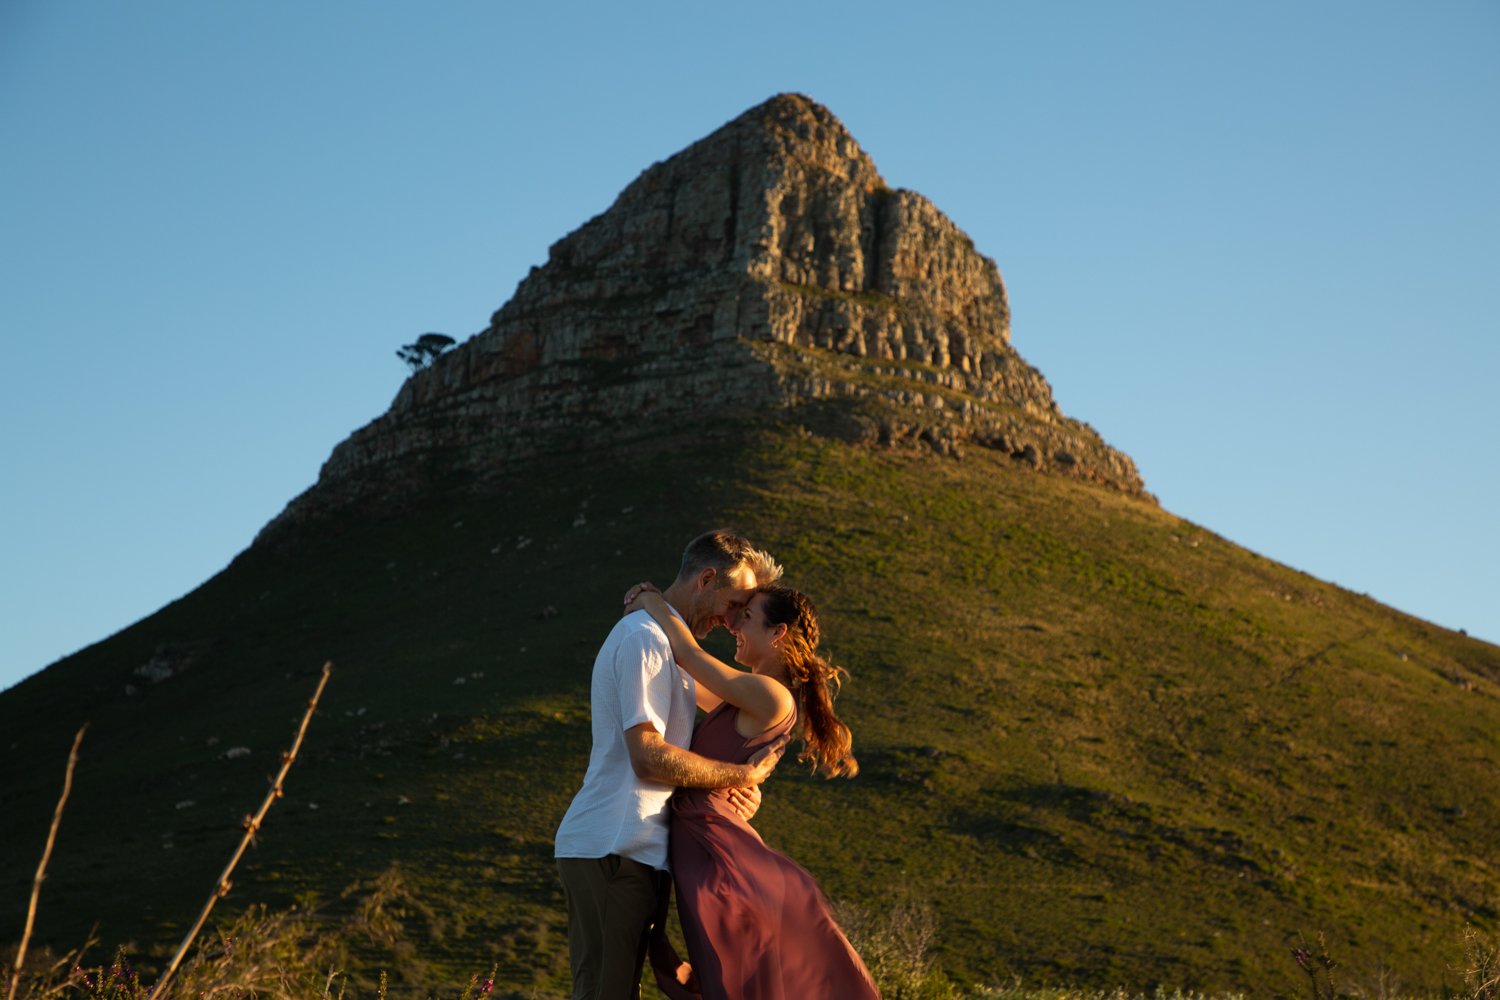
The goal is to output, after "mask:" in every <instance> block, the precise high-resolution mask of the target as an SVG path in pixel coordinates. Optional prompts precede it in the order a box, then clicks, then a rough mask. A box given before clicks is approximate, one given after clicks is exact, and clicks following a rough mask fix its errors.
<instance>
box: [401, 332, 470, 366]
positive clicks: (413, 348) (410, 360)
mask: <svg viewBox="0 0 1500 1000" xmlns="http://www.w3.org/2000/svg"><path fill="white" fill-rule="evenodd" d="M455 343H456V341H455V340H454V339H453V338H452V337H450V336H448V335H447V334H446V333H424V334H422V336H420V337H418V338H417V341H416V343H414V344H405V345H403V346H402V347H401V349H400V350H398V351H397V352H396V357H398V358H400V359H401V360H402V361H405V362H406V363H407V365H408V366H410V368H411V370H412V372H413V373H416V372H419V371H421V370H422V369H423V368H430V367H431V366H432V363H433V362H434V361H436V360H437V359H438V355H440V354H442V353H443V352H444V351H446V350H447V349H448V348H450V347H452V346H453V345H454V344H455Z"/></svg>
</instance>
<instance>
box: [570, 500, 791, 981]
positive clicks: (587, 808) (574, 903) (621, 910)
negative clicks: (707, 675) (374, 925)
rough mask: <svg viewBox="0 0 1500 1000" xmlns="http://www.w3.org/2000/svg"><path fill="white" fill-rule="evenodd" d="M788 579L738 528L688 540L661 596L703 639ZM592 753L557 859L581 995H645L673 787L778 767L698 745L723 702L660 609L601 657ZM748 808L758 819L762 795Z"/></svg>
mask: <svg viewBox="0 0 1500 1000" xmlns="http://www.w3.org/2000/svg"><path fill="white" fill-rule="evenodd" d="M780 576H781V567H780V566H778V565H777V564H776V563H775V561H774V560H772V559H771V558H770V556H768V555H766V553H764V552H762V551H760V550H758V549H755V548H753V547H752V546H751V545H750V543H749V542H747V541H746V540H745V539H743V538H741V537H740V536H738V535H736V534H733V533H732V532H729V531H727V530H723V529H720V530H717V531H710V532H708V533H707V534H704V535H700V536H699V537H698V538H695V539H693V541H691V542H690V543H688V546H687V549H686V550H685V551H684V552H683V554H682V566H681V569H680V570H679V571H678V574H677V579H676V580H674V581H673V583H672V585H671V586H670V587H668V588H667V589H666V590H665V591H663V592H662V596H663V597H664V598H666V600H667V603H668V604H670V605H671V606H672V610H673V612H674V613H675V614H676V615H677V617H679V618H681V619H682V621H683V623H684V624H686V625H687V627H688V628H689V629H691V630H692V632H693V634H694V635H695V636H697V637H698V638H700V639H701V638H703V637H704V636H705V635H707V634H708V633H709V631H710V630H711V629H713V628H714V627H715V626H718V625H723V626H726V627H727V626H729V625H730V624H733V622H734V621H735V619H736V618H737V617H738V615H739V613H740V611H742V610H743V609H744V607H745V604H746V602H748V601H749V599H750V597H751V595H752V594H753V593H754V591H755V588H756V587H758V586H765V585H768V584H771V583H774V582H775V581H776V580H777V579H778V578H779V577H780ZM589 699H590V708H591V711H592V713H593V719H592V726H593V748H592V750H591V751H590V753H589V766H588V772H587V773H586V774H585V775H584V778H583V787H582V788H580V789H579V790H578V793H577V794H576V795H575V796H574V797H573V802H572V804H571V805H570V806H569V807H568V811H567V813H566V814H565V815H564V816H563V820H562V823H561V824H560V825H559V826H558V828H557V840H556V848H555V851H554V854H555V856H556V858H557V871H558V876H559V877H560V878H561V879H562V884H563V891H564V893H565V894H566V896H567V899H568V951H569V955H570V961H571V965H572V971H573V998H574V1000H629V998H633V997H639V996H640V979H641V967H642V964H643V960H644V957H645V953H646V945H647V941H648V938H649V933H650V929H651V924H652V921H653V918H655V917H656V916H657V911H658V903H659V901H661V900H662V898H663V893H664V891H665V889H666V881H667V878H666V869H667V800H668V799H669V798H671V795H672V790H673V789H674V788H678V787H683V788H741V787H749V788H753V787H754V786H757V785H759V784H760V783H761V782H762V781H764V780H765V779H766V777H767V776H768V775H769V774H770V773H771V770H772V769H773V768H774V767H775V766H776V760H777V757H778V756H779V753H778V752H773V751H772V750H771V748H767V750H765V751H762V752H761V753H759V754H757V755H756V756H755V757H752V758H751V759H750V761H749V762H748V763H746V764H730V763H728V762H726V761H720V760H712V759H710V758H708V757H703V756H700V755H698V754H695V753H692V752H691V751H689V750H688V749H687V746H688V744H689V742H690V741H691V740H692V736H693V720H694V708H695V706H696V705H698V704H700V703H701V704H702V705H703V707H704V708H706V709H707V708H712V707H713V704H714V703H717V701H718V699H716V698H714V697H713V696H712V695H711V694H709V693H708V692H707V691H704V692H701V696H700V692H699V691H698V688H697V685H696V684H695V683H694V682H693V679H692V678H691V677H689V676H688V675H687V674H686V673H684V672H682V671H681V670H680V669H679V668H678V666H677V664H676V662H675V661H674V660H673V659H672V647H671V644H670V643H668V641H667V636H666V633H665V632H663V631H662V630H661V627H660V626H658V625H657V624H656V623H655V622H654V621H652V619H651V616H650V615H648V614H646V613H645V612H636V613H635V614H631V615H626V616H625V617H624V618H621V619H620V621H619V622H618V623H617V624H616V625H615V627H614V629H613V630H612V631H611V632H610V633H609V637H608V638H607V639H605V640H604V645H603V646H602V647H600V649H599V654H598V656H597V657H595V659H594V674H593V681H592V684H591V686H590V693H589ZM748 798H749V801H748V802H747V803H746V804H745V805H744V806H742V811H743V812H744V813H745V815H746V818H747V819H748V818H749V816H750V815H753V813H754V811H755V808H756V807H757V806H758V805H759V792H758V790H757V791H755V792H754V794H752V795H751V796H749V797H748Z"/></svg>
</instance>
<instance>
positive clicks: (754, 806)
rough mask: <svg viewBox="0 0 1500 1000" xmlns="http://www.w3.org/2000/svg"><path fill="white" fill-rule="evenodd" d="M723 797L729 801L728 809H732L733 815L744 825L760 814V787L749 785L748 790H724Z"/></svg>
mask: <svg viewBox="0 0 1500 1000" xmlns="http://www.w3.org/2000/svg"><path fill="white" fill-rule="evenodd" d="M724 793H725V797H726V798H727V799H728V800H729V808H730V809H733V810H734V812H735V815H737V816H739V818H740V819H742V820H744V821H745V822H746V823H748V822H750V821H751V820H752V819H754V818H755V814H756V813H758V812H760V786H759V785H751V786H750V787H748V788H726V789H724Z"/></svg>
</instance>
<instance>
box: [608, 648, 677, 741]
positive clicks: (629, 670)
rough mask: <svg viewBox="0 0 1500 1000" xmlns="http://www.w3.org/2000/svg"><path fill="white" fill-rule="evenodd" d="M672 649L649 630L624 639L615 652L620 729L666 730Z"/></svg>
mask: <svg viewBox="0 0 1500 1000" xmlns="http://www.w3.org/2000/svg"><path fill="white" fill-rule="evenodd" d="M670 649H671V647H669V646H667V644H666V642H665V640H663V639H662V638H661V637H660V636H657V635H655V634H654V633H653V632H651V631H650V630H648V629H639V630H637V631H635V632H633V633H631V634H630V635H628V636H626V637H625V638H624V639H623V640H622V641H621V643H620V646H619V648H618V649H616V650H615V662H614V668H615V680H616V684H615V690H616V693H617V695H618V697H619V699H620V728H621V729H632V728H634V727H635V726H638V725H640V724H641V723H643V722H649V723H651V724H652V725H653V726H655V727H656V731H657V732H658V733H662V734H665V733H666V731H667V716H668V715H670V714H671V709H672V677H671V674H670V671H669V669H668V667H669V666H670V664H671V652H670Z"/></svg>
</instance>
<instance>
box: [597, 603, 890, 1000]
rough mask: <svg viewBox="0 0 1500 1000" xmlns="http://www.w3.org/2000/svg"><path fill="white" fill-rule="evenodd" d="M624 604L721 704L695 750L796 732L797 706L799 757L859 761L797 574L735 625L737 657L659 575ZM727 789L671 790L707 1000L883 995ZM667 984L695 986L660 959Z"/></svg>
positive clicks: (687, 917)
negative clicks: (705, 641)
mask: <svg viewBox="0 0 1500 1000" xmlns="http://www.w3.org/2000/svg"><path fill="white" fill-rule="evenodd" d="M626 602H627V603H626V611H627V612H628V611H635V610H644V611H646V612H648V613H649V614H650V615H651V617H652V618H654V619H655V620H656V622H657V624H659V625H660V626H661V627H662V629H663V630H665V631H666V633H667V638H668V639H669V640H670V641H671V643H672V654H673V656H674V657H675V658H676V660H677V662H678V665H679V666H681V667H682V669H684V670H686V671H687V672H688V673H689V674H691V675H692V677H693V679H694V680H695V681H697V682H698V685H699V704H700V705H703V706H704V707H705V708H709V709H711V711H710V712H709V714H708V716H707V718H705V719H704V720H703V721H702V722H701V723H700V724H699V725H698V728H697V730H696V731H695V732H694V733H693V743H692V748H691V749H692V750H693V751H694V752H695V753H699V754H703V755H704V756H706V757H714V758H717V759H720V760H729V761H735V762H743V761H746V760H748V759H749V758H750V756H751V755H752V754H754V753H755V752H756V751H757V750H759V749H760V748H761V747H763V746H765V745H766V744H768V743H772V742H776V741H780V742H781V743H785V742H786V741H787V740H789V739H790V738H791V734H792V730H793V729H794V728H795V727H796V724H797V721H798V719H799V718H800V719H801V721H802V727H801V729H802V732H801V735H802V739H803V749H802V752H801V754H800V755H799V757H798V760H800V761H803V762H806V763H810V764H812V765H813V767H814V769H816V770H819V771H821V772H823V773H824V774H825V775H826V776H827V777H830V778H831V777H837V776H839V775H848V776H853V775H854V774H855V773H857V772H858V770H859V764H858V763H857V762H856V761H855V759H854V756H853V755H852V754H851V753H850V752H849V751H850V736H849V727H848V726H846V725H844V724H843V723H842V722H841V721H839V718H838V716H837V715H835V714H834V712H833V696H834V694H835V693H836V692H837V691H838V686H839V681H840V675H842V674H844V671H843V669H842V668H840V667H836V666H833V665H832V664H830V663H828V661H827V660H825V659H823V657H821V656H819V655H818V653H817V648H818V638H819V630H818V616H817V611H816V610H815V609H814V608H813V605H812V602H811V601H809V600H808V599H807V597H806V596H805V595H803V594H801V593H799V592H798V591H795V590H791V589H789V588H787V587H767V588H764V589H762V590H759V591H757V592H756V593H755V594H754V596H753V597H751V599H750V602H749V603H748V604H747V605H746V606H745V610H744V611H743V612H742V613H741V615H740V617H739V620H738V621H737V622H735V623H734V624H733V625H732V626H731V628H730V631H732V632H733V633H734V636H735V654H734V658H735V660H737V661H738V662H739V663H741V664H743V665H744V666H746V667H748V668H749V670H748V672H747V671H744V670H736V669H735V668H733V667H731V666H728V665H727V664H724V663H722V662H720V661H719V660H717V659H715V658H714V657H713V656H710V655H709V654H708V653H706V652H704V650H703V649H702V648H701V647H700V646H699V645H698V643H697V641H696V640H695V639H694V638H693V635H692V633H691V632H690V631H688V629H687V626H686V625H684V624H683V622H682V620H681V619H679V618H677V617H676V616H675V615H673V614H672V611H671V608H670V607H669V605H668V604H667V602H666V601H665V600H663V599H662V597H661V596H660V595H659V594H658V593H656V592H655V588H654V587H652V586H651V585H650V584H641V585H640V586H639V587H636V588H634V589H633V590H632V591H631V592H630V593H629V594H627V595H626ZM729 796H730V793H729V792H728V791H727V790H718V791H708V790H698V789H685V788H684V789H679V790H678V791H677V793H676V794H675V795H673V797H672V803H671V809H672V818H671V832H672V833H671V847H670V851H671V861H672V878H673V881H674V882H675V884H676V886H677V899H678V904H677V909H678V912H679V914H680V915H681V918H682V929H683V936H684V937H685V938H686V939H687V946H688V955H689V958H690V959H691V961H692V972H693V973H694V974H695V978H696V980H697V985H698V987H699V989H701V991H702V996H704V997H706V998H709V1000H719V998H722V1000H782V998H786V1000H804V998H817V997H831V998H832V997H836V998H838V1000H845V998H850V1000H859V998H869V997H873V998H877V1000H878V998H879V996H880V993H879V991H878V990H877V989H876V987H875V983H874V981H873V980H871V978H870V974H869V972H868V971H867V970H866V969H865V966H864V963H863V962H861V961H860V959H859V956H858V955H857V954H856V953H855V951H854V949H853V948H852V947H850V946H849V941H848V939H847V938H845V937H844V935H843V932H841V931H840V930H839V928H838V925H837V924H835V923H834V921H833V917H832V916H831V915H830V914H829V911H828V902H827V900H826V899H824V897H823V893H822V891H821V890H820V889H819V888H818V885H817V883H816V882H815V881H814V880H813V877H812V876H811V875H810V874H808V873H807V871H806V870H804V869H803V868H802V867H800V866H799V865H798V864H797V863H796V862H794V861H792V860H791V859H790V858H788V857H786V856H785V855H783V854H780V853H778V852H776V851H773V850H772V849H771V848H769V847H767V846H766V844H765V842H764V841H762V840H761V839H760V834H758V833H756V832H755V830H754V829H753V828H751V826H750V825H749V824H748V823H746V822H745V821H744V820H743V819H742V818H740V815H739V814H738V812H736V811H735V810H734V809H733V808H732V807H731V806H730V804H729ZM663 943H664V942H662V941H659V942H657V944H656V945H655V946H654V947H653V952H652V954H653V962H654V963H655V964H657V965H658V975H657V981H658V983H659V984H660V985H661V987H662V989H663V990H665V991H667V993H668V995H670V996H674V997H682V996H693V995H695V994H693V993H692V992H691V990H690V989H687V990H685V989H683V988H682V987H681V986H679V985H678V984H679V983H681V982H682V981H683V980H684V979H686V978H687V977H686V976H684V975H682V974H678V975H677V977H676V981H675V982H674V981H673V977H672V973H671V972H670V971H668V970H669V969H670V968H671V966H670V965H668V968H667V969H662V968H661V964H662V963H661V962H660V961H658V956H660V955H661V954H662V951H661V950H660V946H661V945H662V944H663Z"/></svg>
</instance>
